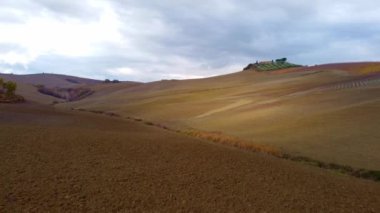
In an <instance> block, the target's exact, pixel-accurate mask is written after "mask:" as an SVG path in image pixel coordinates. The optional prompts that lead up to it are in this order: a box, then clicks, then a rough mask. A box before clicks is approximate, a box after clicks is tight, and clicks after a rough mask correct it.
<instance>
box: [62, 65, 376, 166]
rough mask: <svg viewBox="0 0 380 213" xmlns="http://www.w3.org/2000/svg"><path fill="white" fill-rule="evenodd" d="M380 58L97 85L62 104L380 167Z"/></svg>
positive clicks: (333, 160) (304, 154)
mask: <svg viewBox="0 0 380 213" xmlns="http://www.w3.org/2000/svg"><path fill="white" fill-rule="evenodd" d="M379 71H380V63H372V62H371V63H342V64H327V65H318V66H312V67H298V68H291V69H282V70H279V71H272V72H253V71H242V72H236V73H232V74H228V75H224V76H218V77H212V78H205V79H196V80H182V81H179V80H165V81H157V82H151V83H146V84H135V85H133V86H131V85H126V86H124V85H108V86H107V88H106V89H105V88H103V86H101V87H100V86H99V85H92V86H90V88H93V89H94V90H97V92H95V94H94V95H92V96H90V97H88V98H86V99H83V100H81V101H77V102H71V103H67V104H62V105H59V107H63V108H82V109H88V110H98V111H107V112H113V113H116V114H120V115H122V116H130V117H137V118H142V119H144V120H148V121H154V122H157V123H162V124H164V125H167V126H170V127H173V128H178V129H196V130H199V131H207V132H220V133H221V134H225V135H230V136H235V137H239V138H243V139H245V140H248V141H251V143H255V144H263V145H269V146H273V147H276V148H277V149H279V150H281V151H282V152H285V153H289V154H292V155H296V156H305V157H309V158H312V159H317V160H321V161H324V162H332V163H337V164H341V165H349V166H353V167H356V168H365V169H375V170H379V169H380V156H379V155H378V150H380V142H379V138H380V134H379V131H378V126H379V120H380V117H379V116H380V113H379V109H380V96H379V94H380V75H379Z"/></svg>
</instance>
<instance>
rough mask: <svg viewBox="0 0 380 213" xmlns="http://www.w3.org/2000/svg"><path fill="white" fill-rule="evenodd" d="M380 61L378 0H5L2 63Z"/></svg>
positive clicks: (86, 72) (6, 68)
mask: <svg viewBox="0 0 380 213" xmlns="http://www.w3.org/2000/svg"><path fill="white" fill-rule="evenodd" d="M280 57H287V58H288V59H289V60H290V61H291V62H294V63H300V64H305V65H313V64H321V63H330V62H345V61H379V59H380V2H379V1H377V0H361V1H357V0H334V1H331V0H316V1H304V0H265V1H263V0H150V1H142V0H108V1H106V0H104V1H101V0H99V1H97V0H87V1H86V0H81V1H77V0H1V1H0V72H3V73H4V72H5V73H16V74H27V73H41V72H47V73H62V74H69V75H76V76H84V77H90V78H97V79H105V78H111V79H120V80H134V81H145V82H146V81H153V80H160V79H182V78H196V77H205V76H212V75H220V74H224V73H229V72H234V71H238V70H241V69H242V68H243V67H244V66H245V65H246V64H247V63H249V62H254V61H255V60H268V59H274V58H280Z"/></svg>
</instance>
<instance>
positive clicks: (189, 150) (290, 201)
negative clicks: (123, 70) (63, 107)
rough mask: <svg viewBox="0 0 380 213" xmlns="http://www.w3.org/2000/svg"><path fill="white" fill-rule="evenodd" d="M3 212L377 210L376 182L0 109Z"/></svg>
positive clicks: (121, 126)
mask: <svg viewBox="0 0 380 213" xmlns="http://www.w3.org/2000/svg"><path fill="white" fill-rule="evenodd" d="M0 183H1V184H2V187H0V212H30V211H32V212H48V211H52V212H68V211H71V212H78V211H101V212H116V211H119V212H120V211H121V212H125V211H127V212H134V211H137V212H141V211H150V212H152V211H154V212H157V211H158V212H174V211H176V212H178V211H185V212H190V211H195V212H199V211H204V212H231V211H234V212H379V211H380V185H379V184H378V183H376V182H371V181H366V180H361V179H357V178H353V177H348V176H344V175H339V174H338V173H331V172H329V171H326V170H320V169H317V168H313V167H309V166H305V165H302V164H299V163H294V162H291V161H286V160H281V159H277V158H273V157H271V156H267V155H263V154H258V153H252V152H246V151H242V150H238V149H234V148H230V147H225V146H219V145H215V144H210V143H208V142H206V141H200V140H196V139H193V138H190V137H186V136H183V135H179V134H176V133H172V132H168V131H164V130H161V129H158V128H155V127H151V126H145V125H142V124H140V123H136V122H129V121H123V120H121V119H116V118H109V117H102V116H97V115H92V114H86V113H82V114H80V113H74V112H73V113H70V112H58V111H56V110H54V109H52V108H49V107H43V106H38V105H30V104H23V105H1V104H0Z"/></svg>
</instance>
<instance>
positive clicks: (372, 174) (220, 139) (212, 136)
mask: <svg viewBox="0 0 380 213" xmlns="http://www.w3.org/2000/svg"><path fill="white" fill-rule="evenodd" d="M72 110H79V111H86V112H91V113H96V114H104V115H108V116H116V117H121V116H120V115H118V114H116V113H113V112H104V111H100V110H86V109H73V108H72ZM124 118H126V119H128V120H132V121H136V122H141V123H143V124H145V125H149V126H155V127H158V128H161V129H165V130H168V131H172V132H177V133H180V134H185V135H189V136H191V137H196V138H199V139H204V140H208V141H211V142H214V143H218V144H223V145H228V146H233V147H236V148H239V149H244V150H249V151H254V152H261V153H266V154H269V155H272V156H275V157H278V158H282V159H287V160H291V161H296V162H303V163H306V164H307V165H311V166H316V167H319V168H323V169H329V170H333V171H337V172H339V173H343V174H347V175H351V176H354V177H358V178H363V179H369V180H374V181H380V171H377V170H366V169H356V168H352V167H350V166H344V165H339V164H335V163H325V162H322V161H318V160H314V159H311V158H308V157H302V156H292V155H289V154H285V153H282V152H280V151H279V150H278V149H276V148H274V147H271V146H267V145H261V144H253V143H251V142H249V141H246V140H243V139H241V138H237V137H233V136H228V135H225V134H222V133H221V132H207V131H200V130H196V129H188V130H176V129H172V128H169V127H167V126H165V125H162V124H158V123H154V122H151V121H146V120H143V119H141V118H134V117H124Z"/></svg>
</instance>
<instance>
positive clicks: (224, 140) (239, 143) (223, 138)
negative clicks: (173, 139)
mask: <svg viewBox="0 0 380 213" xmlns="http://www.w3.org/2000/svg"><path fill="white" fill-rule="evenodd" d="M180 132H181V133H184V134H186V135H190V136H193V137H197V138H200V139H205V140H208V141H212V142H214V143H218V144H223V145H228V146H233V147H236V148H239V149H244V150H249V151H254V152H262V153H267V154H270V155H273V156H276V157H282V156H283V153H281V152H280V151H279V150H278V149H277V148H275V147H271V146H268V145H263V144H255V143H252V142H251V141H247V140H244V139H241V138H238V137H233V136H229V135H226V134H223V133H221V132H207V131H201V130H195V129H190V130H183V131H180Z"/></svg>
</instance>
